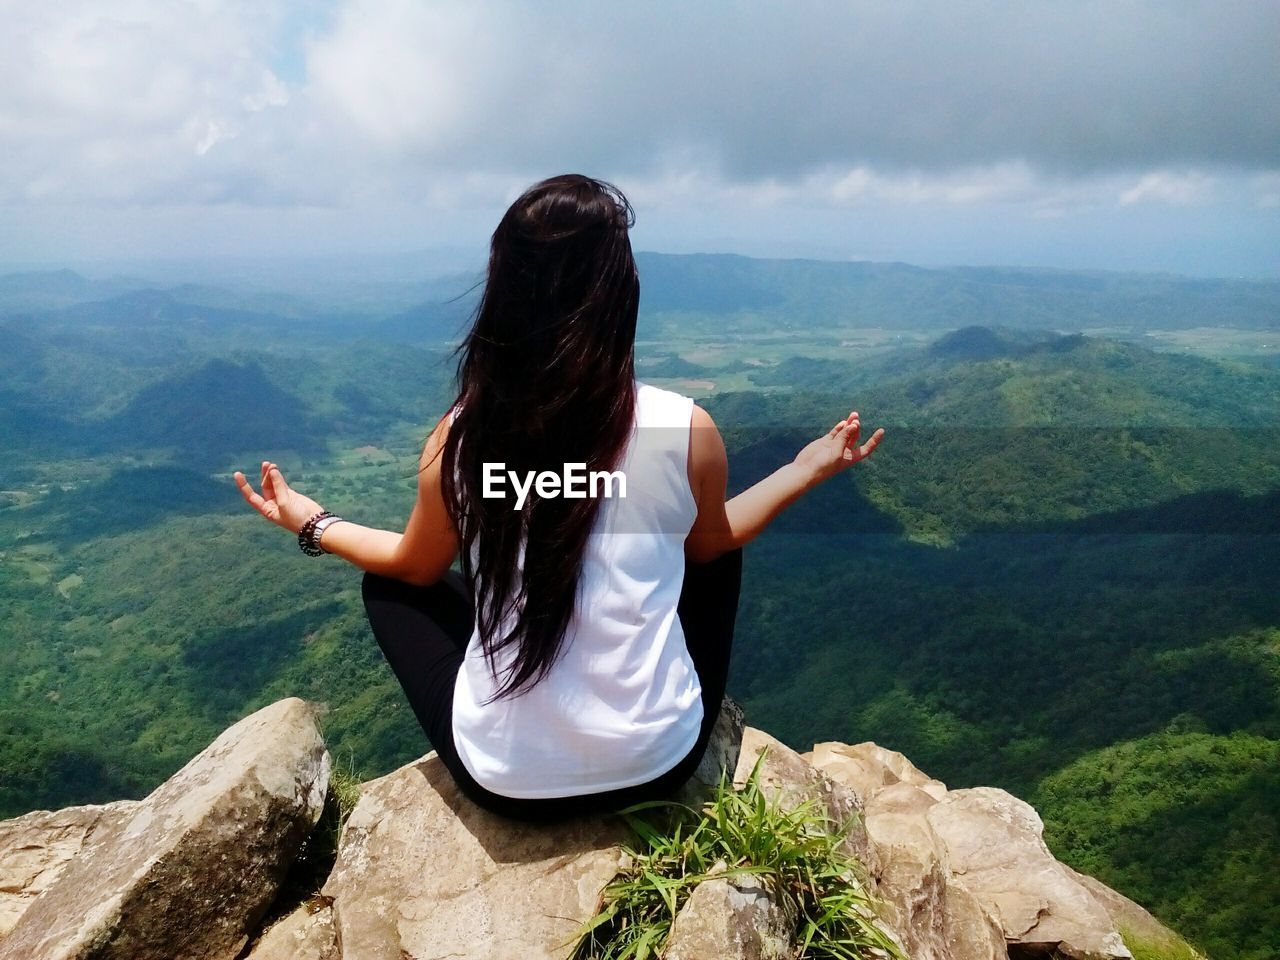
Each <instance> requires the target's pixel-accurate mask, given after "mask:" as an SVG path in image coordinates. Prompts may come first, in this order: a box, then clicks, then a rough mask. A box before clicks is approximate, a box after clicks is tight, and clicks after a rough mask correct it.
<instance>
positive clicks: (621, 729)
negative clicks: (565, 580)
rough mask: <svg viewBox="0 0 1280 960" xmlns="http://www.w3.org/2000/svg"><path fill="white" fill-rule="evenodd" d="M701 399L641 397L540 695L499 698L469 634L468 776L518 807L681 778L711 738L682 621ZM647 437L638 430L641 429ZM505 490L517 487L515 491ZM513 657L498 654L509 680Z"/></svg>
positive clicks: (463, 745) (462, 712) (460, 701)
mask: <svg viewBox="0 0 1280 960" xmlns="http://www.w3.org/2000/svg"><path fill="white" fill-rule="evenodd" d="M692 415H693V401H692V400H691V399H690V398H688V397H685V396H682V395H680V394H678V393H673V392H671V391H669V390H663V389H660V388H658V387H654V386H651V385H650V384H646V383H639V382H637V385H636V421H635V422H636V425H635V427H633V428H632V434H631V441H630V443H629V445H628V447H627V450H626V452H625V454H624V457H623V461H622V463H621V465H620V466H619V469H620V470H621V471H622V472H623V473H624V474H625V475H626V497H625V498H620V497H618V496H616V489H615V496H613V497H611V498H604V497H602V498H601V503H600V508H599V512H598V513H597V515H596V520H595V526H594V527H593V528H592V533H591V534H590V536H589V537H588V538H587V546H586V551H585V554H584V557H583V566H582V575H581V579H580V580H579V583H578V598H577V607H576V609H575V612H574V616H573V618H572V619H571V620H570V622H569V628H568V630H567V631H566V633H565V639H564V645H563V646H562V648H561V656H560V658H559V659H558V660H556V662H555V663H554V665H553V666H552V668H551V671H550V672H549V673H548V674H547V675H546V676H545V677H544V678H543V679H542V680H540V681H539V682H538V683H536V684H535V685H534V686H533V687H532V688H529V689H526V690H525V691H524V692H523V693H520V694H518V695H516V696H512V697H505V698H503V699H501V700H496V701H494V702H493V703H489V704H485V702H484V701H485V700H487V699H488V698H489V697H490V696H492V694H493V693H494V692H495V691H496V690H497V689H498V686H499V684H498V683H497V682H495V679H494V677H493V675H492V674H491V673H490V671H489V667H488V664H487V663H486V662H485V659H484V654H483V652H482V649H481V646H480V636H479V631H478V630H476V629H473V631H472V634H471V640H470V643H469V644H468V646H467V651H466V655H465V657H464V659H463V662H462V666H461V668H460V669H459V671H458V677H457V681H456V683H455V685H454V697H453V735H454V741H455V745H456V747H457V750H458V756H459V757H460V758H461V760H462V763H463V765H464V766H465V767H466V768H467V770H468V771H469V772H470V773H471V775H472V776H473V777H474V778H475V780H476V782H477V783H479V784H480V785H481V786H483V787H485V788H486V789H488V790H490V791H492V792H493V793H497V794H500V795H503V796H508V797H518V798H536V797H562V796H577V795H580V794H585V793H598V792H603V791H606V790H615V789H618V788H621V787H629V786H634V785H636V784H639V783H644V782H646V781H648V780H652V779H653V778H655V777H658V776H660V775H661V774H663V773H666V772H667V771H668V770H670V769H671V768H672V767H674V766H675V765H676V764H677V763H678V762H679V761H680V760H681V759H683V758H684V756H685V755H686V754H687V753H688V752H689V751H690V750H691V749H693V745H694V743H695V742H696V741H697V739H698V733H699V731H700V729H701V726H702V688H701V685H700V683H699V681H698V674H697V672H696V670H695V669H694V665H693V661H692V659H691V658H690V656H689V652H688V650H687V648H686V647H685V639H684V632H683V631H682V630H681V627H680V619H679V617H678V616H677V615H676V605H677V604H678V602H679V600H680V589H681V585H682V583H683V580H684V541H685V537H686V536H687V535H688V533H689V529H690V528H691V527H692V526H693V521H694V518H695V516H696V515H697V512H698V507H697V503H696V501H695V500H694V497H693V493H692V491H691V490H690V489H689V475H688V449H689V429H690V418H691V417H692ZM637 428H638V429H637ZM508 489H510V487H509V486H508ZM514 654H515V651H514V650H509V651H505V652H504V653H502V654H500V655H499V659H498V667H499V676H504V674H503V672H502V671H503V669H504V668H505V667H506V666H507V665H509V663H510V662H511V660H512V659H513V658H514Z"/></svg>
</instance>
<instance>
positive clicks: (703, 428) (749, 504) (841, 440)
mask: <svg viewBox="0 0 1280 960" xmlns="http://www.w3.org/2000/svg"><path fill="white" fill-rule="evenodd" d="M691 426H692V429H691V430H690V431H689V483H690V486H691V487H692V489H693V491H694V497H695V499H696V500H697V502H698V515H697V517H696V518H695V519H694V522H693V527H692V529H691V530H690V531H689V536H688V537H687V538H686V539H685V556H686V557H687V558H688V559H689V560H691V561H693V562H694V563H706V562H707V561H709V560H714V559H715V558H716V557H718V556H720V555H721V554H724V553H728V552H729V551H730V550H736V549H737V548H738V547H741V546H744V545H745V544H747V543H750V542H751V541H752V540H754V539H755V538H756V537H757V536H759V535H760V534H761V533H762V532H763V531H764V529H765V527H767V526H768V525H769V524H770V522H772V520H773V518H774V517H776V516H777V515H778V514H779V513H781V512H782V511H783V510H784V509H785V508H786V507H788V506H790V505H791V504H792V503H794V502H795V501H796V500H798V499H799V498H800V496H801V495H802V494H804V493H805V492H806V491H808V490H811V489H812V488H813V487H816V486H817V485H818V484H820V483H822V481H824V480H827V479H829V478H830V477H833V476H835V475H836V474H837V473H840V472H841V471H843V470H847V469H848V468H849V467H851V466H853V465H854V464H855V463H857V462H858V461H859V460H862V459H865V458H866V457H868V456H870V455H871V453H872V451H874V450H875V448H876V447H877V446H878V445H879V443H880V440H881V438H882V437H883V436H884V429H883V428H881V429H879V430H877V431H876V432H875V433H874V434H872V436H871V439H869V440H867V442H866V443H863V444H861V445H859V444H858V433H859V430H860V429H861V427H860V424H859V422H858V413H857V411H856V410H855V411H853V412H852V413H850V414H849V416H848V417H846V418H845V419H843V420H841V421H839V422H838V423H837V424H836V425H835V426H834V427H832V428H831V429H830V430H829V431H827V433H826V435H825V436H822V437H819V438H818V439H816V440H814V441H813V442H812V443H810V444H808V445H807V446H806V447H805V448H804V449H803V450H801V451H800V453H798V454H797V455H796V458H795V459H794V460H793V461H791V462H790V463H788V464H785V465H784V466H782V467H779V468H778V469H777V470H775V471H774V472H773V473H771V474H770V475H769V476H767V477H765V478H764V479H763V480H761V481H760V482H759V483H757V484H755V485H754V486H752V487H749V488H748V489H746V490H744V491H742V493H740V494H738V495H737V496H736V497H734V498H733V499H732V500H729V501H727V502H726V500H725V495H726V493H727V492H728V483H729V458H728V454H727V453H726V452H725V448H724V440H723V439H722V438H721V436H720V431H719V429H717V427H716V425H715V422H714V421H713V420H712V419H711V415H710V414H708V413H707V412H706V411H705V410H703V409H702V408H701V407H699V406H697V405H696V404H695V405H694V408H693V421H692V424H691Z"/></svg>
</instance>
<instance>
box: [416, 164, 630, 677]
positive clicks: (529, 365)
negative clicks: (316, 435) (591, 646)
mask: <svg viewBox="0 0 1280 960" xmlns="http://www.w3.org/2000/svg"><path fill="white" fill-rule="evenodd" d="M634 222H635V214H634V211H633V210H632V208H631V204H630V203H629V202H628V201H627V198H626V197H625V196H624V195H623V194H622V192H621V191H620V190H618V188H617V187H615V186H613V185H612V184H610V183H605V182H603V181H600V180H595V179H592V178H590V177H585V176H581V175H578V174H566V175H564V176H558V177H552V178H550V179H548V180H543V181H542V182H541V183H537V184H535V185H534V186H532V187H530V188H529V189H528V190H526V191H525V192H524V193H523V194H522V195H521V196H520V197H519V198H518V199H517V200H516V201H515V202H514V203H513V204H512V205H511V207H510V208H509V209H508V210H507V212H506V214H505V215H504V216H503V218H502V221H501V222H500V223H499V224H498V228H497V229H496V230H495V231H494V233H493V240H492V243H491V245H490V252H489V269H488V276H487V278H486V281H485V286H484V293H483V296H482V297H481V299H480V303H479V306H478V308H477V310H476V317H475V322H474V324H473V325H472V328H471V331H470V333H469V334H468V335H467V337H466V339H465V340H464V341H463V342H462V344H461V346H460V347H459V352H460V358H459V361H458V397H457V401H456V403H455V410H456V419H455V420H454V422H453V426H452V428H451V429H450V430H449V434H448V439H447V440H446V441H445V444H444V450H443V459H442V461H441V475H442V476H441V483H442V488H443V493H444V500H445V504H446V507H447V509H448V511H449V513H450V516H451V517H452V518H453V521H454V524H455V526H456V528H457V530H458V537H459V545H460V547H461V556H462V571H463V575H464V576H465V577H466V579H467V581H468V582H469V583H470V584H471V586H472V590H473V592H474V596H475V601H476V603H475V605H476V624H477V626H478V628H479V633H480V638H481V641H482V643H483V647H484V654H485V657H486V659H487V661H488V663H489V667H490V669H491V670H492V671H493V672H494V676H495V680H497V682H498V683H499V688H498V690H497V692H496V693H495V694H494V696H493V697H492V698H491V701H492V700H496V699H499V698H501V697H504V696H508V695H514V694H515V693H518V692H521V691H522V690H525V689H527V688H528V687H531V686H533V685H534V684H536V683H537V682H538V681H539V680H541V679H542V678H543V677H545V676H546V674H547V672H548V671H549V670H550V669H551V666H552V664H553V663H554V662H555V660H556V658H557V657H558V656H559V654H560V652H561V648H562V646H563V644H564V638H565V634H566V631H567V629H568V626H569V623H570V620H571V618H572V616H573V613H574V605H575V601H576V596H577V586H578V579H579V575H580V573H581V570H582V558H583V554H584V552H585V549H586V545H587V537H588V535H589V533H590V532H591V529H592V526H593V523H594V521H595V517H596V513H597V510H598V509H599V506H600V501H599V499H598V498H596V497H584V498H580V499H574V498H568V497H547V498H539V497H538V496H537V493H536V490H534V489H530V491H529V496H528V500H527V501H526V502H525V504H524V506H523V508H522V509H521V510H518V511H517V510H514V509H512V504H513V502H514V500H513V499H510V498H509V497H508V498H502V499H495V498H487V499H486V498H485V497H483V496H482V495H481V493H482V484H483V465H484V464H485V463H486V462H488V463H497V462H502V463H505V464H506V469H507V470H512V471H516V472H517V474H518V475H519V476H521V477H524V476H526V475H527V473H528V471H535V472H541V471H543V470H550V471H553V472H555V473H556V474H562V473H563V472H564V468H565V464H566V463H585V464H586V469H587V470H588V471H591V470H613V469H616V468H617V466H618V463H619V461H620V460H621V458H622V455H623V453H624V452H625V450H626V447H627V443H628V441H629V439H630V436H631V429H632V425H633V418H634V414H635V402H636V400H635V333H636V314H637V311H638V309H639V303H640V278H639V275H638V273H637V271H636V264H635V259H634V257H633V256H632V253H631V241H630V238H629V236H628V232H627V231H628V230H629V229H630V227H631V226H632V225H633V224H634ZM507 490H508V491H509V490H510V486H509V485H508V487H507ZM473 545H476V546H477V550H476V557H475V561H474V562H473V559H472V556H471V552H472V547H473ZM522 550H523V557H522V556H521V553H522ZM522 567H523V572H522V570H521V568H522ZM512 614H514V623H513V625H512V626H511V628H510V629H509V630H507V631H506V632H505V633H504V632H502V630H503V623H504V620H505V619H507V617H509V616H511V615H512ZM512 645H515V648H516V653H515V656H514V659H512V660H511V662H510V664H509V666H508V668H507V669H506V670H505V676H502V677H498V675H497V674H498V671H497V667H496V662H497V661H496V657H497V654H498V652H499V651H503V650H506V649H507V648H508V647H511V646H512ZM491 701H490V702H491Z"/></svg>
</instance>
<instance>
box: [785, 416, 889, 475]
mask: <svg viewBox="0 0 1280 960" xmlns="http://www.w3.org/2000/svg"><path fill="white" fill-rule="evenodd" d="M861 431H862V425H861V423H860V422H859V421H858V411H856V410H854V411H853V412H852V413H850V414H849V416H847V417H845V418H844V419H843V420H841V421H840V422H839V423H837V424H836V425H835V426H834V427H832V428H831V429H830V430H828V431H827V435H826V436H825V437H819V438H818V439H817V440H814V441H813V442H812V443H810V444H809V445H808V446H807V447H805V448H804V449H803V450H801V451H800V452H799V453H798V454H796V459H795V462H796V464H797V465H798V466H801V467H803V468H804V469H805V470H807V471H808V472H809V473H810V475H811V476H812V477H813V480H814V482H815V483H821V482H822V481H823V480H826V479H828V478H830V477H834V476H835V475H836V474H837V473H839V472H840V471H842V470H847V469H849V467H852V466H853V465H854V464H855V463H857V462H858V461H859V460H865V459H866V458H867V457H869V456H871V454H872V453H873V452H874V451H875V449H876V447H878V446H879V445H880V441H881V440H882V439H883V438H884V428H883V427H881V428H880V429H878V430H876V432H875V433H873V434H872V435H871V438H870V439H869V440H867V441H866V443H862V444H860V443H858V440H859V439H860V434H861Z"/></svg>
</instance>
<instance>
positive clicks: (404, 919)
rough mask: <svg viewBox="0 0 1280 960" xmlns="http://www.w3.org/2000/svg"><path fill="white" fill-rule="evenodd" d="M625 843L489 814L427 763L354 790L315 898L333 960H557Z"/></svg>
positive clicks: (585, 826) (571, 824) (580, 822)
mask: <svg viewBox="0 0 1280 960" xmlns="http://www.w3.org/2000/svg"><path fill="white" fill-rule="evenodd" d="M627 838H628V832H627V828H626V826H625V824H624V823H623V822H622V820H621V819H620V818H616V817H599V816H597V817H585V818H580V819H574V820H566V821H561V822H558V823H554V824H529V823H521V822H518V821H514V820H508V819H505V818H502V817H499V816H496V815H494V814H491V813H489V812H487V811H485V810H482V809H481V808H479V807H477V806H476V805H475V804H473V803H472V802H471V801H470V800H468V799H467V798H466V797H465V796H463V794H462V793H461V791H460V790H459V789H458V787H457V786H456V785H455V783H454V781H453V777H452V776H451V775H450V774H449V771H448V770H447V769H446V768H445V766H444V764H442V763H441V762H440V760H439V759H438V758H437V757H436V755H435V754H434V753H431V754H428V755H427V756H426V757H424V758H422V759H421V760H419V761H417V762H415V763H412V764H409V765H407V766H404V767H401V768H400V769H399V770H396V771H393V772H392V773H389V774H387V775H386V776H385V777H380V778H379V779H377V780H372V781H369V782H368V783H366V784H364V785H363V787H362V788H361V796H360V802H359V803H358V804H357V805H356V808H355V810H353V811H352V813H351V817H350V819H349V820H348V821H347V825H346V829H345V831H344V833H343V837H342V842H341V844H340V846H339V849H338V859H337V862H336V863H335V864H334V868H333V871H332V872H331V873H330V875H329V879H328V880H327V881H326V882H325V885H324V888H323V890H322V893H323V894H324V895H325V896H326V897H331V898H332V899H333V911H334V914H333V915H334V926H335V928H336V930H337V936H338V942H339V944H340V945H341V950H342V957H343V960H403V958H404V957H414V958H427V957H457V958H465V957H476V958H480V957H483V958H485V960H538V958H548V960H550V958H555V960H563V958H564V957H566V956H568V954H569V948H570V944H571V941H572V940H573V938H574V935H575V934H576V932H577V929H578V927H579V925H580V924H581V923H582V922H583V921H585V920H586V919H588V918H589V917H591V916H592V915H593V914H594V913H595V911H596V907H597V904H598V901H599V896H600V892H601V890H602V889H603V888H604V886H605V884H606V883H608V882H609V881H610V880H612V879H613V877H614V876H615V874H616V873H617V872H618V870H619V869H620V868H621V867H622V865H623V858H622V852H621V849H620V846H619V844H620V843H621V842H622V841H624V840H626V839H627Z"/></svg>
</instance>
